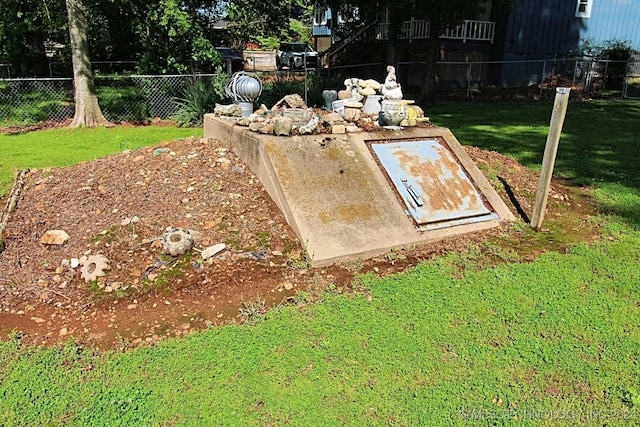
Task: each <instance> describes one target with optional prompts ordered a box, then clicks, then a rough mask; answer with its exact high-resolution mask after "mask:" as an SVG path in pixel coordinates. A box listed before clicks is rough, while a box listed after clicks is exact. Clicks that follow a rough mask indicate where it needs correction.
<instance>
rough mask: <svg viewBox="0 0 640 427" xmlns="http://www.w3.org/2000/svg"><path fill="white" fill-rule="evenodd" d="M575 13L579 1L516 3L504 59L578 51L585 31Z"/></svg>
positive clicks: (522, 0)
mask: <svg viewBox="0 0 640 427" xmlns="http://www.w3.org/2000/svg"><path fill="white" fill-rule="evenodd" d="M605 1H606V0H605ZM632 1H638V0H632ZM575 11H576V0H520V1H518V2H516V6H515V8H514V10H513V12H512V13H511V15H510V16H509V19H508V20H507V25H506V31H505V36H504V54H505V59H507V60H508V59H510V57H511V58H513V57H517V56H520V57H526V58H527V59H541V58H548V57H553V55H556V54H561V55H564V54H566V53H567V52H569V51H570V50H575V49H576V47H577V46H578V44H579V42H580V37H581V36H580V34H581V32H582V31H583V30H584V25H583V22H582V19H579V18H576V17H575Z"/></svg>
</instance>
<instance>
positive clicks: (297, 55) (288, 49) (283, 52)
mask: <svg viewBox="0 0 640 427" xmlns="http://www.w3.org/2000/svg"><path fill="white" fill-rule="evenodd" d="M276 64H277V66H278V69H282V68H283V67H289V69H291V70H295V69H303V68H317V67H318V52H316V51H315V50H314V49H313V48H312V47H311V46H309V45H308V44H306V43H300V42H292V43H281V44H280V49H278V51H277V53H276Z"/></svg>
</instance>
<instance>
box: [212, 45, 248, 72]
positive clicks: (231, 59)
mask: <svg viewBox="0 0 640 427" xmlns="http://www.w3.org/2000/svg"><path fill="white" fill-rule="evenodd" d="M216 50H217V51H218V53H219V54H220V55H221V56H222V59H223V60H224V64H225V70H226V72H227V73H229V74H232V73H235V72H236V71H242V70H244V57H243V56H242V54H241V53H239V52H237V51H235V50H233V49H231V48H230V47H225V46H219V47H216Z"/></svg>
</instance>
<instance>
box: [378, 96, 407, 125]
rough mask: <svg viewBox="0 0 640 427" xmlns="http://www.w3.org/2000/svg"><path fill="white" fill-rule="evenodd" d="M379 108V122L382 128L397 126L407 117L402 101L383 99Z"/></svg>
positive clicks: (404, 104)
mask: <svg viewBox="0 0 640 427" xmlns="http://www.w3.org/2000/svg"><path fill="white" fill-rule="evenodd" d="M380 108H381V110H380V116H379V121H380V124H381V125H382V126H398V125H400V123H401V122H402V121H403V120H404V119H405V117H407V104H406V102H404V101H402V100H396V99H385V100H383V101H382V104H381V106H380Z"/></svg>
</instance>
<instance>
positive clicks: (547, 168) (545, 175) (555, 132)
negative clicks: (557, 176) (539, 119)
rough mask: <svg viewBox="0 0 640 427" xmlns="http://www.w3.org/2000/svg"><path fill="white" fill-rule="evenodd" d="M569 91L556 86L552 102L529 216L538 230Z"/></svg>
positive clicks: (542, 217)
mask: <svg viewBox="0 0 640 427" xmlns="http://www.w3.org/2000/svg"><path fill="white" fill-rule="evenodd" d="M570 92H571V89H570V88H568V87H559V88H556V98H555V100H554V102H553V112H552V113H551V123H550V124H549V134H548V135H547V143H546V144H545V147H544V156H543V158H542V170H541V171H540V181H538V191H536V202H535V204H534V206H533V215H532V216H531V224H530V225H531V227H533V228H534V229H535V230H536V231H540V230H541V229H542V220H543V219H544V210H545V208H546V207H547V197H548V196H549V186H550V185H551V175H552V174H553V165H554V163H555V161H556V153H557V152H558V143H559V142H560V133H561V132H562V124H563V123H564V116H565V115H566V113H567V104H568V102H569V93H570Z"/></svg>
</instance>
